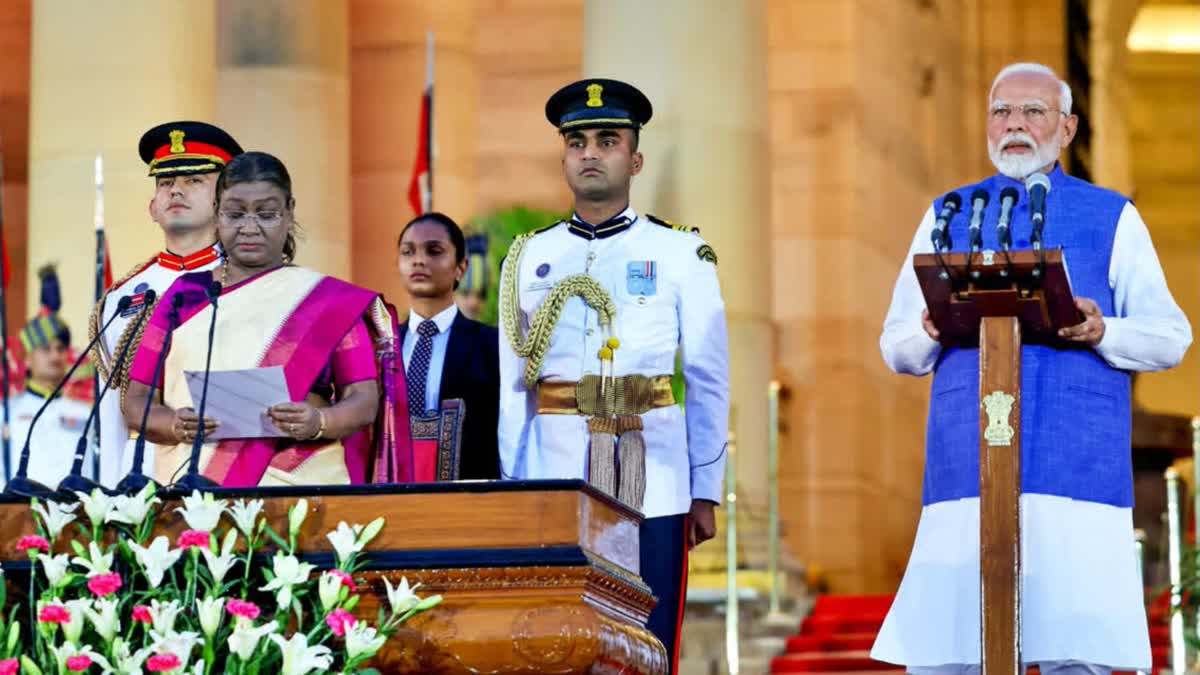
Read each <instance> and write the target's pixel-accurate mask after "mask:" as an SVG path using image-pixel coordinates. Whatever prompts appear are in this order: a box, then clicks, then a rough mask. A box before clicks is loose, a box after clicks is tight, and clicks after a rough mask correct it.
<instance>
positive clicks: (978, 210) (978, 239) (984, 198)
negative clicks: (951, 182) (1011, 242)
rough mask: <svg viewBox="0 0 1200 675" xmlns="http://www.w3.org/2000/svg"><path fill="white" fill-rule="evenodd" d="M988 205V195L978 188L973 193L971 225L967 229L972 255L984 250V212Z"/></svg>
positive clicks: (985, 191)
mask: <svg viewBox="0 0 1200 675" xmlns="http://www.w3.org/2000/svg"><path fill="white" fill-rule="evenodd" d="M987 205H988V193H987V190H984V189H983V188H976V189H975V191H974V192H972V193H971V224H970V226H969V227H968V228H967V236H968V237H969V238H970V242H971V253H977V252H979V251H980V250H981V249H982V248H983V229H982V228H983V210H984V209H985V208H987Z"/></svg>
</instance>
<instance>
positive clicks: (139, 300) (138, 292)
mask: <svg viewBox="0 0 1200 675" xmlns="http://www.w3.org/2000/svg"><path fill="white" fill-rule="evenodd" d="M148 290H150V284H148V283H146V282H144V281H143V282H142V283H140V284H138V285H137V286H134V288H133V295H131V296H129V307H128V308H127V309H126V310H125V311H124V312H121V317H122V318H125V319H128V318H129V317H131V316H133V315H134V314H137V313H138V312H140V311H141V310H142V305H145V304H146V291H148Z"/></svg>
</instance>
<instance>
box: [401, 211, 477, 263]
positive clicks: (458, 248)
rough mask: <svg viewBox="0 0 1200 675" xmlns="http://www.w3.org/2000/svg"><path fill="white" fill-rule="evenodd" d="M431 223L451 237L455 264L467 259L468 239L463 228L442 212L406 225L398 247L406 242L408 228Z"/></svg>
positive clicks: (432, 213)
mask: <svg viewBox="0 0 1200 675" xmlns="http://www.w3.org/2000/svg"><path fill="white" fill-rule="evenodd" d="M424 222H431V223H437V224H438V225H441V226H442V229H444V230H446V236H448V237H450V243H451V244H453V245H454V262H455V264H457V263H461V262H462V261H463V260H464V259H465V258H466V257H467V238H466V237H465V236H464V235H463V231H462V228H461V227H459V226H458V223H456V222H454V219H453V218H451V217H450V216H448V215H446V214H444V213H442V212H440V211H430V212H428V213H422V214H421V215H419V216H417V217H416V218H413V219H412V220H410V221H408V223H407V224H405V226H404V229H402V230H400V236H399V237H397V238H396V246H399V245H400V242H402V241H404V235H405V233H407V232H408V228H410V227H412V226H413V225H416V224H417V223H424Z"/></svg>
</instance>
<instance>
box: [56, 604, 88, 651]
mask: <svg viewBox="0 0 1200 675" xmlns="http://www.w3.org/2000/svg"><path fill="white" fill-rule="evenodd" d="M63 604H64V605H66V606H67V611H69V612H70V613H71V620H70V621H68V622H66V623H64V624H63V626H62V629H63V637H64V638H66V640H67V642H72V643H74V644H79V638H80V637H82V636H83V619H84V612H85V611H87V610H89V609H91V608H92V601H91V600H83V599H76V600H67V601H66V602H64V603H63Z"/></svg>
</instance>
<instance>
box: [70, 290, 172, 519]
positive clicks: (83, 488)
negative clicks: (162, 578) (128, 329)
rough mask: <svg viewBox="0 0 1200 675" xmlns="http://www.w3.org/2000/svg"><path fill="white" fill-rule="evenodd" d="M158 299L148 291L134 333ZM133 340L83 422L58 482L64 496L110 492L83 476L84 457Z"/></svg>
mask: <svg viewBox="0 0 1200 675" xmlns="http://www.w3.org/2000/svg"><path fill="white" fill-rule="evenodd" d="M157 299H158V293H157V292H155V290H154V289H153V288H151V289H150V290H148V291H146V295H145V301H144V303H143V304H142V309H141V310H140V311H139V312H138V318H137V321H135V322H134V326H133V333H132V335H137V334H138V332H140V330H141V328H142V324H143V323H144V322H145V321H146V317H147V316H149V315H150V312H149V309H150V308H151V307H153V306H154V301H155V300H157ZM133 342H134V341H133V340H126V341H125V344H124V345H123V346H122V347H121V352H120V353H119V354H117V360H116V361H114V362H113V367H112V370H111V371H110V372H109V374H108V379H107V380H106V381H105V382H104V388H103V389H101V390H100V395H99V396H97V397H96V401H95V403H93V404H92V410H91V412H90V413H88V417H87V420H86V421H85V422H84V423H83V433H82V434H80V435H79V441H78V442H77V443H76V444H75V459H74V461H72V462H71V473H69V474H67V476H66V478H63V479H62V482H60V483H59V484H58V492H59V493H60V494H61V495H63V496H64V497H65V496H67V495H70V494H73V493H75V492H82V493H84V494H89V493H91V491H92V490H94V489H96V488H98V487H100V488H101V489H103V490H104V491H105V492H108V490H106V489H104V488H102V487H101V485H100V484H99V483H97V482H96V481H94V480H92V479H91V478H85V477H84V476H83V458H84V456H85V455H86V454H87V444H88V429H90V428H91V426H92V424H93V423H94V422H95V421H96V414H97V413H99V412H100V402H101V401H103V400H104V395H105V394H107V393H108V390H109V389H111V388H112V383H113V381H114V380H116V379H117V374H118V373H120V372H121V369H122V368H124V366H125V359H126V358H128V357H129V350H130V348H131V347H133Z"/></svg>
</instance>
